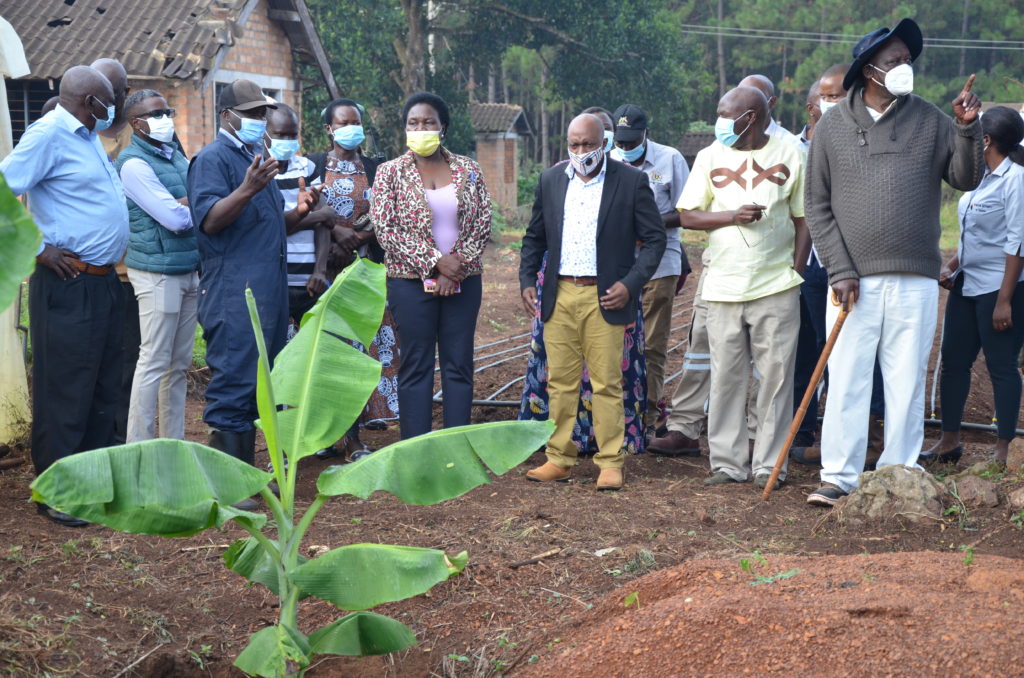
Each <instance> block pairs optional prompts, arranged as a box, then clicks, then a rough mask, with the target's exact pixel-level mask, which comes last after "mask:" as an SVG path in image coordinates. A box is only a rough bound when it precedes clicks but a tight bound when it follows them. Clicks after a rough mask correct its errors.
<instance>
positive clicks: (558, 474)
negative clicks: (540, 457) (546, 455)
mask: <svg viewBox="0 0 1024 678" xmlns="http://www.w3.org/2000/svg"><path fill="white" fill-rule="evenodd" d="M571 475H572V469H571V468H562V467H561V466H559V465H558V464H552V463H551V462H550V461H546V462H544V464H543V465H542V466H538V467H537V468H535V469H530V470H529V471H527V472H526V479H527V480H532V481H534V482H537V483H546V482H550V481H552V480H553V481H555V482H556V483H567V482H569V477H570V476H571Z"/></svg>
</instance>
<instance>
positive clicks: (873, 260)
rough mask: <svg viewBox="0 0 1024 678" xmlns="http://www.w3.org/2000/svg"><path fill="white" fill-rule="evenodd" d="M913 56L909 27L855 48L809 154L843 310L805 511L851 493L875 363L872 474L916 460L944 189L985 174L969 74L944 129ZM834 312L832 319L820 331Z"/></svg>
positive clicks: (815, 218) (821, 236)
mask: <svg viewBox="0 0 1024 678" xmlns="http://www.w3.org/2000/svg"><path fill="white" fill-rule="evenodd" d="M923 44H924V40H923V38H922V36H921V29H920V28H919V27H918V25H917V24H916V23H915V22H914V21H913V20H912V19H903V20H902V21H900V22H899V23H898V24H897V25H896V27H895V28H893V29H892V30H889V29H888V28H880V29H878V30H876V31H873V32H871V33H868V34H867V35H865V36H864V37H863V38H861V39H860V41H859V42H858V43H857V45H856V46H855V47H854V48H853V64H852V65H851V66H850V69H849V70H848V71H847V73H846V77H845V78H844V80H843V84H844V86H845V87H846V89H847V90H849V96H847V98H846V99H844V100H843V101H841V102H840V103H839V104H837V105H836V106H835V107H833V109H832V110H830V111H829V112H828V113H827V114H825V115H824V116H823V117H822V118H821V121H820V122H819V123H818V126H817V129H816V130H815V132H814V143H813V144H811V150H810V156H809V159H808V166H807V200H806V203H807V204H806V209H807V224H808V227H809V228H810V231H811V236H812V238H813V240H814V244H815V246H816V247H817V250H818V254H819V255H820V257H821V260H822V264H823V265H824V266H825V268H826V269H827V270H828V272H829V284H831V286H832V291H833V294H834V295H835V297H836V300H837V301H838V303H839V304H842V305H843V306H845V307H847V308H852V311H851V312H850V315H849V318H848V319H847V320H846V324H845V325H844V327H843V331H842V334H841V335H840V336H839V340H838V341H837V342H836V345H835V348H834V350H833V352H832V355H831V358H830V360H829V391H828V403H827V405H826V407H825V422H824V425H823V427H822V436H821V437H822V445H821V456H822V471H821V480H822V486H821V487H820V488H819V489H818V490H815V491H814V492H812V493H811V494H810V496H809V497H808V498H807V501H808V503H811V504H819V505H825V506H831V505H833V504H835V503H836V502H837V501H839V499H841V498H842V497H843V496H845V495H846V494H847V493H849V492H850V491H852V490H853V489H855V488H856V487H857V478H858V476H859V474H860V472H861V470H862V469H863V468H864V454H865V450H866V448H867V423H868V406H869V400H870V396H871V380H872V365H873V363H874V360H875V355H876V352H877V355H878V359H879V362H880V363H881V366H882V374H883V377H884V379H883V380H884V382H885V448H884V451H883V453H882V456H881V458H880V459H879V460H878V467H879V468H881V467H883V466H888V465H893V464H901V465H904V466H915V465H917V463H918V455H919V454H920V452H921V444H922V442H923V439H924V428H923V424H922V421H923V419H924V386H925V375H926V372H927V368H928V356H929V354H930V352H931V346H932V338H933V336H934V334H935V320H936V315H937V312H938V289H939V288H938V285H937V284H936V281H937V280H938V277H939V270H940V268H941V267H942V259H941V257H940V253H939V234H940V227H939V206H940V202H941V192H942V181H943V180H945V181H946V182H947V183H949V185H950V186H952V187H953V188H956V189H959V190H962V191H969V190H972V189H974V188H975V187H977V185H978V183H979V182H980V181H981V177H982V172H983V169H984V161H983V158H982V131H981V122H980V120H979V119H978V112H979V110H980V108H981V102H980V100H979V99H978V97H977V95H975V94H974V93H972V92H971V85H972V84H973V83H974V76H973V75H972V76H971V77H970V78H968V80H967V83H966V84H965V85H964V87H963V90H962V91H961V92H960V94H959V95H958V96H957V97H956V99H955V100H954V101H953V114H954V115H955V118H956V119H955V120H954V119H951V118H950V117H949V116H947V115H946V114H944V113H943V112H942V111H940V110H939V109H938V108H937V107H935V106H934V105H933V104H931V103H929V102H928V101H925V100H924V99H922V98H920V97H918V96H915V95H914V94H911V91H912V90H913V86H914V70H913V66H912V64H913V62H914V61H915V60H916V59H917V57H918V56H920V54H921V49H922V47H923ZM854 302H856V304H855V305H854ZM838 314H839V306H832V307H831V308H830V309H829V312H828V321H827V322H828V325H829V326H831V325H832V324H834V323H835V320H836V318H837V317H838Z"/></svg>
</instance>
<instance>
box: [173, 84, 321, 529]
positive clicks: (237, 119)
mask: <svg viewBox="0 0 1024 678" xmlns="http://www.w3.org/2000/svg"><path fill="white" fill-rule="evenodd" d="M217 108H218V110H219V111H220V131H219V133H218V134H217V138H216V139H215V140H214V141H213V143H211V144H209V145H208V146H206V147H205V148H204V149H203V150H202V151H200V152H199V154H198V155H196V157H195V159H194V160H193V161H192V164H191V166H190V167H189V172H188V199H189V205H190V207H191V209H192V217H193V223H195V224H198V225H199V233H198V240H199V259H200V261H199V265H200V279H199V323H200V324H201V325H202V326H203V336H204V338H205V339H206V364H207V365H209V367H210V372H211V375H212V376H211V379H210V385H209V386H208V387H207V389H206V409H205V410H204V411H203V421H205V422H206V423H207V424H208V425H209V426H210V429H211V430H210V446H211V447H215V448H217V449H219V450H222V451H224V452H226V453H227V454H230V455H231V456H233V457H237V458H238V459H241V460H242V461H245V462H248V463H250V464H253V463H254V461H255V443H256V429H255V426H254V423H253V422H254V420H255V419H256V417H257V416H258V415H257V411H256V363H257V359H258V352H257V348H256V339H255V337H254V336H253V332H252V325H251V323H250V320H249V312H248V308H247V306H246V303H245V288H246V287H250V288H251V289H252V293H253V296H254V297H255V298H256V306H257V308H258V310H259V316H260V322H261V323H262V325H263V338H264V340H265V341H266V345H267V350H268V351H269V353H270V357H271V360H273V358H274V356H275V355H277V352H278V351H280V350H281V348H282V347H283V346H284V343H285V332H286V330H287V327H288V285H287V270H286V264H285V227H286V223H288V222H290V221H292V220H295V221H298V220H299V219H301V218H302V217H303V216H304V215H305V214H306V213H307V212H308V211H309V208H310V206H311V205H312V204H313V203H314V202H315V195H314V194H313V193H312V192H304V193H303V194H302V195H300V198H299V201H298V205H297V206H296V208H295V209H294V210H292V211H291V212H284V200H283V199H282V197H281V192H280V191H279V190H278V188H277V185H276V183H275V182H274V181H272V179H273V178H274V177H275V176H276V175H277V173H278V170H279V166H278V162H277V161H276V160H274V158H273V157H272V156H270V155H269V154H264V152H263V151H264V141H263V137H264V131H265V129H266V117H267V109H268V108H276V106H275V105H274V104H272V103H270V102H269V101H268V100H267V98H266V97H265V96H264V94H263V92H262V90H261V89H260V87H259V85H257V84H256V83H254V82H252V81H249V80H236V81H235V82H233V83H231V84H230V85H228V86H227V87H226V88H225V89H224V91H223V92H222V93H221V95H220V99H219V101H218V102H217ZM264 158H265V159H264ZM246 501H247V502H249V501H250V500H246ZM243 503H245V502H243ZM240 508H248V509H251V508H255V502H251V503H249V504H246V506H240Z"/></svg>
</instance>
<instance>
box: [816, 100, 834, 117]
mask: <svg viewBox="0 0 1024 678" xmlns="http://www.w3.org/2000/svg"><path fill="white" fill-rule="evenodd" d="M837 103H838V102H837V101H825V100H824V99H822V100H821V101H819V102H818V108H820V109H821V117H823V118H824V117H825V114H826V113H828V109H830V108H832V107H833V106H835V105H836V104H837Z"/></svg>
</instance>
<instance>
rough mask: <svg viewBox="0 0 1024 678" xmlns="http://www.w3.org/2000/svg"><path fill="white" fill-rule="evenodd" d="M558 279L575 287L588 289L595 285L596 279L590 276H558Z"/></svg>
mask: <svg viewBox="0 0 1024 678" xmlns="http://www.w3.org/2000/svg"><path fill="white" fill-rule="evenodd" d="M558 279H559V280H565V281H567V282H571V283H572V284H573V285H575V286H576V287H588V286H590V285H596V284H597V278H596V277H595V276H592V275H560V276H558Z"/></svg>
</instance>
